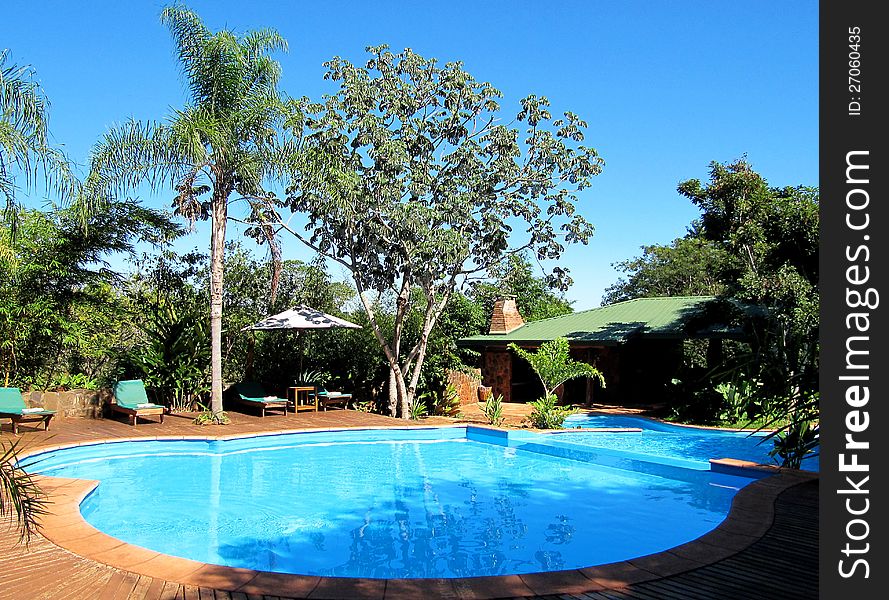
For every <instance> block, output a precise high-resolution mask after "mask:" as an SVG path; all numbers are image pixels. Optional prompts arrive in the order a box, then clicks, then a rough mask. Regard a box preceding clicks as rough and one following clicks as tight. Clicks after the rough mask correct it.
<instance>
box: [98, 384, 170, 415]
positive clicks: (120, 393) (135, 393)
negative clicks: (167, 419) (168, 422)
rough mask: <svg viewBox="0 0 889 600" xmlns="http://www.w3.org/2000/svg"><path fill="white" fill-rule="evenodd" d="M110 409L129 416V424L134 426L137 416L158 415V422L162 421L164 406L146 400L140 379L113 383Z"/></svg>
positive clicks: (146, 396)
mask: <svg viewBox="0 0 889 600" xmlns="http://www.w3.org/2000/svg"><path fill="white" fill-rule="evenodd" d="M111 410H112V411H114V412H120V413H124V414H125V415H127V416H129V418H130V425H132V426H133V427H135V426H136V423H137V421H138V420H139V417H143V418H144V417H150V416H160V419H161V420H160V422H161V423H163V422H164V411H165V409H164V407H163V406H161V405H160V404H155V403H153V402H149V401H148V395H147V394H146V393H145V384H144V383H142V380H141V379H130V380H128V381H118V382H117V383H115V384H114V398H113V403H112V404H111Z"/></svg>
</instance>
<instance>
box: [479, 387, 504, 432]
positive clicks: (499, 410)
mask: <svg viewBox="0 0 889 600" xmlns="http://www.w3.org/2000/svg"><path fill="white" fill-rule="evenodd" d="M482 413H483V414H484V415H485V419H486V420H487V421H488V424H490V425H493V426H494V427H500V425H501V424H502V423H503V420H504V416H503V394H497V395H496V396H489V397H488V399H487V400H486V401H485V403H484V405H483V406H482Z"/></svg>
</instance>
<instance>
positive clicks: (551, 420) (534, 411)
mask: <svg viewBox="0 0 889 600" xmlns="http://www.w3.org/2000/svg"><path fill="white" fill-rule="evenodd" d="M558 402H559V398H558V396H556V395H555V394H547V395H546V397H545V398H540V399H538V400H534V401H533V402H529V404H530V405H531V414H530V416H529V417H528V418H529V419H530V420H531V425H532V426H534V427H536V428H537V429H561V428H562V425H563V424H564V423H565V419H566V418H567V417H568V415H570V414H571V413H573V412H574V410H573V409H571V408H566V407H564V406H559V405H558Z"/></svg>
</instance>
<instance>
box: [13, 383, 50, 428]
mask: <svg viewBox="0 0 889 600" xmlns="http://www.w3.org/2000/svg"><path fill="white" fill-rule="evenodd" d="M55 414H56V411H54V410H44V409H42V408H28V407H26V406H25V399H24V398H23V397H22V391H21V390H20V389H18V388H7V387H4V388H0V419H10V420H11V421H12V433H13V435H18V434H19V423H31V422H38V423H39V422H42V423H43V430H44V431H46V430H48V429H49V422H50V420H52V418H53V415H55Z"/></svg>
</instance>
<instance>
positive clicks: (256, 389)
mask: <svg viewBox="0 0 889 600" xmlns="http://www.w3.org/2000/svg"><path fill="white" fill-rule="evenodd" d="M234 391H235V393H234V395H232V399H233V400H235V401H236V402H240V403H241V404H244V405H247V406H253V407H254V408H258V409H259V410H260V415H262V416H263V417H265V411H267V410H281V409H283V410H284V413H283V414H284V415H286V414H287V404H288V400H287V398H279V397H277V396H270V395H268V394H266V392H265V389H264V388H263V387H262V386H261V385H259V384H258V383H254V382H252V381H250V382H244V383H237V384H235V386H234Z"/></svg>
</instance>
